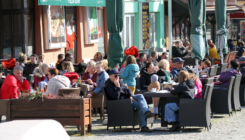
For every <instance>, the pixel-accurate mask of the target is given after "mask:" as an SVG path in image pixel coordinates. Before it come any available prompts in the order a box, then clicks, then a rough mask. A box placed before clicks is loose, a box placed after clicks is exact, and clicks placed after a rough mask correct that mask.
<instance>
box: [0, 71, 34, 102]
mask: <svg viewBox="0 0 245 140" xmlns="http://www.w3.org/2000/svg"><path fill="white" fill-rule="evenodd" d="M26 90H29V91H30V84H29V82H28V81H27V80H24V82H23V83H22V81H21V80H17V79H16V78H15V76H14V75H8V76H7V77H6V78H5V80H4V82H3V85H2V87H1V92H0V99H15V98H18V97H19V92H24V91H26Z"/></svg>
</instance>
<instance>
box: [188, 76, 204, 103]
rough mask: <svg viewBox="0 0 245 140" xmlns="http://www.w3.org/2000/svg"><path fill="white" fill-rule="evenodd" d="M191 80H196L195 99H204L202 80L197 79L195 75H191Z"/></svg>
mask: <svg viewBox="0 0 245 140" xmlns="http://www.w3.org/2000/svg"><path fill="white" fill-rule="evenodd" d="M190 78H193V79H194V80H195V95H194V96H195V98H196V99H199V98H202V82H201V80H200V79H198V78H197V76H196V75H195V74H192V73H191V74H190Z"/></svg>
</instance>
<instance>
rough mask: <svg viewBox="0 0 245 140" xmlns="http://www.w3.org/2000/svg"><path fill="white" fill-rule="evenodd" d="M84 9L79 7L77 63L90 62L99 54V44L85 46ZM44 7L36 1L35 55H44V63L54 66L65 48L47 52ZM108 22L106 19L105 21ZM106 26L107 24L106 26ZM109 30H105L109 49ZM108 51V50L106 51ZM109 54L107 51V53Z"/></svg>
mask: <svg viewBox="0 0 245 140" xmlns="http://www.w3.org/2000/svg"><path fill="white" fill-rule="evenodd" d="M83 8H84V7H81V6H79V7H77V8H76V9H77V23H76V24H77V39H76V41H77V42H76V58H74V59H76V62H77V63H80V62H88V61H89V60H90V59H92V58H93V57H94V54H95V53H96V52H98V43H94V44H85V39H84V38H85V37H84V16H83ZM43 16H44V15H43V14H42V6H39V5H38V0H36V1H35V53H36V54H37V55H42V57H40V58H41V59H43V62H44V63H49V64H54V63H56V61H57V57H58V54H65V48H61V49H52V50H45V44H46V39H45V37H44V36H45V35H44V25H43V23H44V22H43ZM104 21H105V22H106V19H105V20H104ZM105 26H106V24H105ZM107 40H108V38H107V29H106V30H105V41H104V42H105V47H106V48H107V44H108V43H107V42H108V41H107ZM106 50H107V49H106ZM106 52H107V51H106Z"/></svg>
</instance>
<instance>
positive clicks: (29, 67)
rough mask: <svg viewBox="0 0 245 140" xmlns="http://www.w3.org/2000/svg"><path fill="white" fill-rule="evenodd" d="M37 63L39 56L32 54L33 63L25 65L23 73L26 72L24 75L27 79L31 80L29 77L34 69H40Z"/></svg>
mask: <svg viewBox="0 0 245 140" xmlns="http://www.w3.org/2000/svg"><path fill="white" fill-rule="evenodd" d="M37 61H38V58H37V55H35V54H32V55H31V62H30V63H28V64H26V65H25V69H24V71H23V72H24V75H25V77H26V78H27V80H30V77H29V75H30V74H33V71H34V69H35V68H36V67H38V64H37Z"/></svg>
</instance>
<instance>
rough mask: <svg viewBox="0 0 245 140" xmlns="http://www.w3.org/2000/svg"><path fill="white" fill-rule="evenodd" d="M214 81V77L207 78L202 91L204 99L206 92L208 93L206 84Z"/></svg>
mask: <svg viewBox="0 0 245 140" xmlns="http://www.w3.org/2000/svg"><path fill="white" fill-rule="evenodd" d="M213 81H214V78H208V79H207V82H206V83H205V84H204V85H203V88H202V89H203V91H202V98H203V99H204V98H206V97H205V94H206V89H207V88H206V85H210V84H212V83H213Z"/></svg>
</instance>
